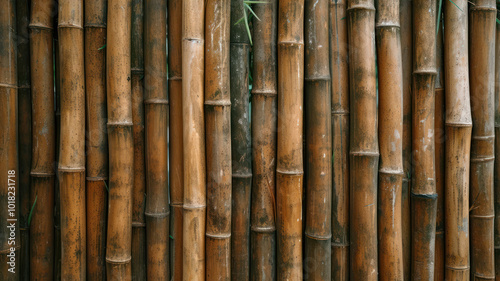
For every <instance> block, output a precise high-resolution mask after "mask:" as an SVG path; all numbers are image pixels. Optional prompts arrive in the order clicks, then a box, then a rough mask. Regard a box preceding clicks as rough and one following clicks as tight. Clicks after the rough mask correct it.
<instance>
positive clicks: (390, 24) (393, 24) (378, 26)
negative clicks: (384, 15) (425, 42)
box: [375, 22, 401, 29]
mask: <svg viewBox="0 0 500 281" xmlns="http://www.w3.org/2000/svg"><path fill="white" fill-rule="evenodd" d="M375 28H376V29H382V28H388V29H390V28H396V29H400V28H401V26H400V25H399V23H397V22H381V23H377V24H375Z"/></svg>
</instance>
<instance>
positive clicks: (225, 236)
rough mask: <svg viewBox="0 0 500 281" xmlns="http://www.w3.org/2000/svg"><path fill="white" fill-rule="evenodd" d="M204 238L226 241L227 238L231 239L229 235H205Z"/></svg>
mask: <svg viewBox="0 0 500 281" xmlns="http://www.w3.org/2000/svg"><path fill="white" fill-rule="evenodd" d="M205 236H206V237H210V238H213V239H220V240H222V239H228V238H231V233H223V234H213V233H208V232H207V233H205Z"/></svg>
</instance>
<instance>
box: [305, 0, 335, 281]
mask: <svg viewBox="0 0 500 281" xmlns="http://www.w3.org/2000/svg"><path fill="white" fill-rule="evenodd" d="M328 7H329V0H320V1H312V0H306V1H305V9H304V16H305V19H304V23H305V24H304V28H305V30H306V32H305V34H304V36H305V62H304V68H305V73H304V80H305V82H304V83H305V85H304V103H305V104H304V106H305V140H306V147H305V150H306V151H305V152H306V171H305V172H306V174H307V175H308V176H307V179H306V210H307V212H306V218H305V222H306V225H305V231H304V232H305V244H304V246H305V252H304V259H305V260H306V261H307V263H305V264H304V279H306V280H328V281H330V280H332V277H331V275H332V268H331V267H332V262H331V261H332V252H331V251H332V242H331V238H332V229H331V226H332V225H331V223H332V119H331V110H332V106H331V102H332V95H331V89H330V81H331V76H330V62H329V55H330V46H329V34H328V16H329V9H328Z"/></svg>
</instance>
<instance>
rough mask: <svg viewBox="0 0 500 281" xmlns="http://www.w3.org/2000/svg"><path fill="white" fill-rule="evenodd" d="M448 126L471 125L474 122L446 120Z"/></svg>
mask: <svg viewBox="0 0 500 281" xmlns="http://www.w3.org/2000/svg"><path fill="white" fill-rule="evenodd" d="M444 124H445V125H446V126H448V127H471V128H472V122H445V123H444Z"/></svg>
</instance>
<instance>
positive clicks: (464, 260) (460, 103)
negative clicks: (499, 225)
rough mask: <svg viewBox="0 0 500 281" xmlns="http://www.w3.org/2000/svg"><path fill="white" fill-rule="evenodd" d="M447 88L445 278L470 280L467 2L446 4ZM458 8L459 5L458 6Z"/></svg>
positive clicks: (460, 0) (470, 124) (469, 108)
mask: <svg viewBox="0 0 500 281" xmlns="http://www.w3.org/2000/svg"><path fill="white" fill-rule="evenodd" d="M444 3H445V6H444V8H445V13H444V36H445V37H444V63H445V67H444V71H445V79H444V80H445V88H446V97H445V100H446V124H445V126H446V129H445V130H446V138H447V139H446V148H445V155H446V158H445V161H446V162H445V167H446V168H445V169H446V171H445V198H444V199H445V217H446V220H445V243H446V245H445V251H446V259H445V268H446V269H445V278H446V280H469V275H470V273H469V270H470V269H469V176H468V175H469V164H470V163H469V159H470V143H471V131H472V117H471V107H470V97H469V65H468V62H469V59H468V49H469V48H468V43H467V26H468V17H467V15H468V14H467V1H465V0H457V1H454V3H452V2H449V1H444ZM455 5H456V6H455Z"/></svg>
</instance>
